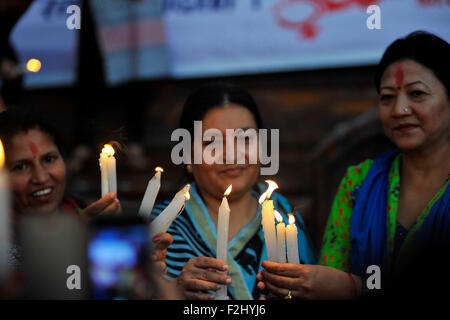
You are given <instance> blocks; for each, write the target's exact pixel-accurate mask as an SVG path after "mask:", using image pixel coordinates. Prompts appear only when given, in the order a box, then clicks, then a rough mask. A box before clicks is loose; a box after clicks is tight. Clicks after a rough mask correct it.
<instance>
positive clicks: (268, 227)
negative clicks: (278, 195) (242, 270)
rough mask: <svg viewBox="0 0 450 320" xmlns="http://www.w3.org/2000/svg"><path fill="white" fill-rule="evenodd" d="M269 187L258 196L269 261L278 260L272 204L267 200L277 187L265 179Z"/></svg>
mask: <svg viewBox="0 0 450 320" xmlns="http://www.w3.org/2000/svg"><path fill="white" fill-rule="evenodd" d="M266 182H267V183H268V185H269V187H268V188H267V191H266V192H264V193H263V194H262V195H261V197H260V198H259V203H260V204H262V212H261V215H262V218H261V224H262V227H263V232H264V240H265V242H266V248H267V256H268V259H269V261H274V262H276V261H278V253H277V235H276V231H275V216H274V213H273V211H274V206H273V201H272V200H269V198H270V196H271V195H272V192H273V191H274V190H275V189H277V188H278V185H277V184H276V183H275V182H273V181H271V180H266Z"/></svg>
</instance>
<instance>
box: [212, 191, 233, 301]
mask: <svg viewBox="0 0 450 320" xmlns="http://www.w3.org/2000/svg"><path fill="white" fill-rule="evenodd" d="M230 192H231V185H230V186H229V187H228V189H227V190H226V191H225V193H224V194H223V198H222V203H221V204H220V207H219V216H218V221H217V244H216V258H217V259H219V260H222V261H224V262H225V263H227V257H228V229H229V226H230V207H229V206H228V200H227V196H228V195H229V194H230ZM219 287H220V288H219V290H217V293H216V298H215V299H216V300H227V286H226V285H220V286H219Z"/></svg>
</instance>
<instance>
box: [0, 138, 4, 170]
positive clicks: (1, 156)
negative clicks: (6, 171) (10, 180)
mask: <svg viewBox="0 0 450 320" xmlns="http://www.w3.org/2000/svg"><path fill="white" fill-rule="evenodd" d="M4 166H5V149H4V148H3V144H2V140H0V169H1V168H3V167H4Z"/></svg>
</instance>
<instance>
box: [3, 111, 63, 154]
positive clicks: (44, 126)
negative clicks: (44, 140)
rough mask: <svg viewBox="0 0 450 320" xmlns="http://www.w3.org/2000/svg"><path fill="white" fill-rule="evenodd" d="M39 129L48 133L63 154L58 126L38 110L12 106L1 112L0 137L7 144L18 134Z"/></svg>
mask: <svg viewBox="0 0 450 320" xmlns="http://www.w3.org/2000/svg"><path fill="white" fill-rule="evenodd" d="M30 129H37V130H40V131H42V132H44V133H46V134H47V135H48V136H49V137H50V138H51V139H52V140H53V142H54V143H55V145H56V146H57V147H58V150H59V152H60V153H61V154H63V148H62V143H61V138H60V137H59V134H58V131H57V130H56V128H55V127H54V126H53V125H52V124H51V123H49V122H47V121H46V120H45V119H43V118H42V117H41V116H39V115H38V114H37V113H36V112H34V111H31V110H25V109H22V108H17V107H16V108H11V109H8V110H6V111H3V112H1V113H0V139H1V140H2V141H3V143H4V144H5V145H7V144H9V143H10V142H11V139H13V138H14V137H15V136H16V135H18V134H20V133H24V132H27V131H28V130H30Z"/></svg>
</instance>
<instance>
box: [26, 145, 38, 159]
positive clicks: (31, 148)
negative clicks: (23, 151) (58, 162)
mask: <svg viewBox="0 0 450 320" xmlns="http://www.w3.org/2000/svg"><path fill="white" fill-rule="evenodd" d="M28 146H29V147H30V151H31V153H32V154H33V156H35V155H37V154H38V153H39V149H38V147H37V146H36V144H35V143H34V142H28Z"/></svg>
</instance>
